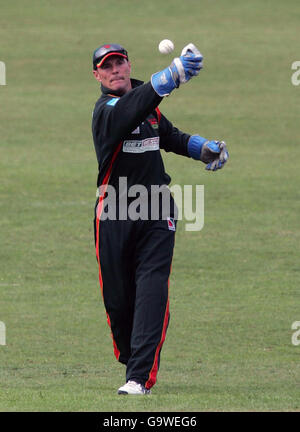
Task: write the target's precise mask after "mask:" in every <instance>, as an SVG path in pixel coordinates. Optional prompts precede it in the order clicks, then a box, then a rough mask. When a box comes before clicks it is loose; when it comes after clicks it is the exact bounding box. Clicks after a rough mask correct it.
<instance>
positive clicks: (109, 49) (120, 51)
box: [93, 44, 128, 70]
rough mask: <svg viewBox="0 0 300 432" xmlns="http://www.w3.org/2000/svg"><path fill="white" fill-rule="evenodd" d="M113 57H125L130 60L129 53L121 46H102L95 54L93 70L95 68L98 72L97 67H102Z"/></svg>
mask: <svg viewBox="0 0 300 432" xmlns="http://www.w3.org/2000/svg"><path fill="white" fill-rule="evenodd" d="M112 55H118V56H121V57H124V58H126V59H127V60H128V54H127V51H126V50H125V49H124V48H123V47H122V46H121V45H118V44H105V45H101V46H100V47H99V48H97V49H96V50H95V51H94V53H93V68H94V70H96V69H97V67H101V65H102V64H103V62H104V61H105V60H106V59H107V57H109V56H112Z"/></svg>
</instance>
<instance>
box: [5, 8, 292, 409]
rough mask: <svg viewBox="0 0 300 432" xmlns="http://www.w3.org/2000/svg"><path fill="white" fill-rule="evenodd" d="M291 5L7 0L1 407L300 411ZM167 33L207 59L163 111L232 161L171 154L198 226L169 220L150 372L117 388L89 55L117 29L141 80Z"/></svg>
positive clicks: (169, 165)
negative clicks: (138, 383) (166, 316)
mask: <svg viewBox="0 0 300 432" xmlns="http://www.w3.org/2000/svg"><path fill="white" fill-rule="evenodd" d="M299 18H300V4H299V1H298V0H287V1H285V2H282V1H281V0H272V1H271V0H269V1H268V0H253V1H251V2H242V1H238V0H220V1H218V2H217V1H212V0H201V1H199V0H187V1H186V2H181V1H179V0H173V1H171V0H167V1H165V2H161V1H158V0H152V1H151V2H141V1H138V0H130V1H129V0H128V1H116V0H110V1H108V0H102V1H101V0H97V1H96V0H90V1H89V2H81V1H79V0H73V1H72V2H71V1H70V2H60V1H58V0H51V1H50V0H48V1H47V0H30V1H28V2H23V1H21V0H15V1H14V2H2V3H1V14H0V37H1V47H0V61H3V62H5V64H6V84H7V85H6V86H0V164H1V165H0V169H1V184H0V191H1V202H0V204H1V218H0V224H1V232H0V240H1V249H0V254H1V255H0V263H1V272H0V321H3V322H4V323H5V325H6V345H5V346H3V345H0V410H1V411H101V412H102V411H149V412H150V411H195V412H196V411H299V410H300V396H299V376H300V346H295V345H293V344H292V342H291V337H292V333H293V331H292V330H291V325H292V323H293V322H294V321H297V320H298V321H299V320H300V307H299V305H300V295H299V284H300V265H299V262H300V247H299V244H300V227H299V214H300V192H299V184H300V170H299V168H300V166H299V157H300V146H299V140H300V138H299V117H300V86H298V87H297V86H293V85H292V83H291V75H292V73H293V72H292V70H291V64H292V62H294V61H296V60H300V53H299ZM164 38H169V39H172V40H173V41H174V43H175V54H176V55H178V54H179V53H180V51H181V49H182V47H183V46H184V45H186V44H187V43H189V42H191V41H192V42H194V43H195V44H196V45H197V46H199V48H200V50H201V52H202V53H203V55H204V57H205V69H204V70H203V71H202V72H201V74H200V76H199V77H198V78H196V79H194V80H192V81H191V82H190V83H188V84H186V85H184V86H182V87H181V88H180V89H179V90H178V91H176V92H174V93H173V94H172V95H171V96H170V97H169V98H167V99H165V100H164V101H163V102H162V103H161V105H160V108H161V111H162V112H163V113H164V114H165V115H166V116H167V117H168V118H169V119H170V120H171V121H172V122H173V123H174V125H176V126H177V127H178V128H180V129H181V130H183V131H186V132H189V133H199V134H200V135H202V136H205V137H208V138H211V139H214V138H223V139H225V140H226V142H227V144H228V148H229V151H230V161H229V163H228V164H227V166H226V168H225V169H224V170H222V171H220V172H217V173H209V172H206V171H205V170H204V166H203V164H201V163H198V162H196V161H193V160H190V159H188V158H182V157H179V156H176V155H174V154H168V155H167V154H163V157H164V160H165V165H166V170H167V172H168V173H169V174H170V175H171V177H172V184H181V185H183V184H193V185H195V184H200V185H202V184H203V185H204V186H205V226H204V229H203V230H202V231H200V232H186V231H185V229H184V224H185V222H184V221H182V222H180V223H179V228H178V232H177V237H176V248H175V253H174V260H173V267H172V275H171V281H170V308H171V309H170V310H171V321H170V326H169V330H168V333H167V338H166V342H165V344H164V347H163V350H162V355H161V368H160V372H159V375H158V382H157V384H156V386H155V387H154V388H153V391H152V395H151V396H150V397H145V398H130V397H129V398H126V397H120V396H118V395H117V394H116V390H117V388H118V387H119V386H120V385H122V384H123V383H124V378H125V370H124V367H123V366H122V365H121V364H118V363H117V362H116V361H115V359H114V356H113V350H112V342H111V337H110V332H109V328H108V326H107V323H106V317H105V312H104V306H103V304H102V298H101V294H100V288H99V283H98V273H97V264H96V258H95V252H94V245H93V231H92V219H93V206H94V201H95V187H96V175H97V164H96V157H95V153H94V148H93V142H92V137H91V113H92V109H93V106H94V103H95V101H96V100H97V98H98V95H99V90H98V85H97V83H96V81H95V80H94V78H93V76H92V73H91V55H92V51H93V50H94V49H95V48H96V47H97V46H99V45H100V44H102V43H105V42H119V43H121V44H122V45H124V46H125V47H126V48H127V49H128V51H129V56H130V60H131V62H132V66H133V72H132V75H133V76H134V77H137V78H140V79H143V80H145V81H147V80H149V78H150V76H151V74H152V73H154V72H156V71H158V70H160V69H162V68H164V67H165V66H167V65H168V64H169V63H170V61H171V59H172V56H171V55H169V56H162V55H161V54H160V53H159V52H158V50H157V45H158V43H159V41H160V40H161V39H164Z"/></svg>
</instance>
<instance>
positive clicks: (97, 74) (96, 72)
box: [93, 69, 101, 83]
mask: <svg viewBox="0 0 300 432" xmlns="http://www.w3.org/2000/svg"><path fill="white" fill-rule="evenodd" d="M93 75H94V77H95V79H96V80H97V81H98V82H100V83H101V78H100V74H99V72H98V69H97V70H93Z"/></svg>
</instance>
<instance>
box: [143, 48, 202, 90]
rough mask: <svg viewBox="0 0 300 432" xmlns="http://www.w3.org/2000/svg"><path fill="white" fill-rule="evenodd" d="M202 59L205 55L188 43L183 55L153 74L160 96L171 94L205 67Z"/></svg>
mask: <svg viewBox="0 0 300 432" xmlns="http://www.w3.org/2000/svg"><path fill="white" fill-rule="evenodd" d="M202 60H203V56H202V54H201V53H200V51H199V50H198V49H197V48H196V47H195V45H194V44H192V43H190V44H188V45H187V46H185V47H184V48H183V50H182V52H181V56H180V57H176V58H174V60H173V61H172V63H171V64H170V66H168V67H167V68H166V69H163V70H162V71H160V72H156V73H155V74H153V75H152V77H151V84H152V87H153V88H154V90H155V91H156V93H157V94H158V95H159V96H161V97H163V96H169V94H170V93H171V91H173V90H174V89H175V88H178V87H179V85H180V84H183V83H186V82H188V81H189V80H190V79H191V78H192V77H193V76H196V75H198V74H199V72H200V70H201V69H202V68H203V64H202Z"/></svg>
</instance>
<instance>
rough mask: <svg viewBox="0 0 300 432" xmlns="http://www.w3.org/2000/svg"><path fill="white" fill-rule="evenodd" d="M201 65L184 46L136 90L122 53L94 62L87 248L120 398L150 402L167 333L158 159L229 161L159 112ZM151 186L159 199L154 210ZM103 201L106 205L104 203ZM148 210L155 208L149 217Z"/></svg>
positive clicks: (169, 233)
mask: <svg viewBox="0 0 300 432" xmlns="http://www.w3.org/2000/svg"><path fill="white" fill-rule="evenodd" d="M202 61H203V58H202V55H201V54H200V52H199V51H198V50H197V48H196V47H195V46H194V45H192V44H189V45H188V46H187V47H185V49H184V50H183V51H182V55H181V56H180V57H177V58H175V59H174V60H173V61H172V63H171V64H170V65H169V66H168V67H167V68H166V69H164V70H162V71H160V72H157V73H154V74H153V75H152V76H151V79H150V80H149V81H148V82H147V83H143V82H141V81H138V80H135V79H131V77H130V73H131V64H130V61H129V58H128V53H127V51H126V50H125V49H124V48H123V47H122V46H121V45H117V44H106V45H102V46H100V47H99V48H97V49H96V50H95V51H94V53H93V74H94V77H95V79H96V80H97V81H98V82H99V83H100V84H101V92H102V94H101V96H100V98H99V99H98V101H97V102H96V105H95V108H94V112H93V120H92V132H93V139H94V145H95V150H96V155H97V160H98V167H99V172H98V180H97V188H98V189H97V191H98V194H97V200H96V206H95V219H94V228H95V245H96V256H97V261H98V267H99V281H100V287H101V292H102V297H103V301H104V305H105V309H106V315H107V322H108V324H109V326H110V328H111V335H112V339H113V347H114V354H115V356H116V358H117V360H118V361H120V362H121V363H124V364H125V365H126V380H125V383H124V385H123V386H121V387H120V388H119V389H118V394H132V395H146V394H149V393H150V389H151V387H152V386H153V385H154V384H155V383H156V379H157V373H158V369H159V363H160V353H161V349H162V346H163V343H164V341H165V337H166V332H167V328H168V324H169V316H170V314H169V276H170V269H171V262H172V256H173V248H174V237H175V231H176V205H175V203H174V201H173V198H172V196H171V194H170V193H169V189H168V187H167V185H168V184H169V183H170V181H171V179H170V177H169V175H168V174H167V173H166V172H165V169H164V164H163V160H162V157H161V153H160V152H161V149H163V150H165V151H167V152H170V151H171V152H173V153H176V154H178V155H180V156H185V157H190V158H193V159H196V160H199V161H202V162H204V163H205V164H206V169H208V170H212V171H216V170H219V169H220V168H222V167H223V166H224V164H225V163H226V161H227V158H228V152H227V149H226V145H225V143H224V142H223V141H221V142H219V141H210V140H207V139H205V138H203V137H201V136H199V135H192V136H191V135H189V134H188V133H184V132H181V131H180V130H178V129H177V128H175V127H174V126H173V125H172V123H171V122H170V121H169V120H168V119H167V118H166V117H165V116H164V115H163V114H162V113H161V112H160V110H159V108H158V106H159V105H160V103H161V102H162V100H163V98H164V97H166V96H168V95H170V94H171V93H172V92H173V91H174V90H175V89H176V88H178V87H179V86H180V85H181V84H184V83H186V82H188V81H189V80H190V79H191V78H193V77H195V76H197V75H198V74H199V72H200V70H201V68H202ZM138 185H142V186H143V190H146V191H147V193H146V194H144V195H143V197H140V198H141V201H140V203H144V204H147V206H146V208H147V212H146V214H145V212H144V213H143V214H141V215H140V217H138V218H137V217H132V215H131V214H130V211H129V210H130V204H132V202H133V198H134V197H132V195H131V196H130V194H128V191H129V189H130V188H132V187H136V186H138ZM153 185H157V186H158V187H159V190H160V194H162V195H164V197H163V199H158V200H153V198H154V197H153V194H155V193H156V192H153V190H154V189H153V188H152V186H153ZM112 190H113V191H114V193H113V194H112V193H111V191H112ZM109 195H112V196H113V197H114V200H108V198H109ZM165 197H167V202H168V204H169V205H168V206H165V204H164V203H165V202H166V200H165ZM135 198H136V197H135ZM153 202H156V203H158V204H157V206H156V207H157V208H155V209H154V208H153V205H152V203H153ZM151 205H152V207H151ZM110 206H113V207H114V208H113V209H109V207H110ZM143 208H145V206H144V207H143ZM153 215H155V217H154V216H153ZM104 216H105V217H104ZM109 216H110V217H109Z"/></svg>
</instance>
